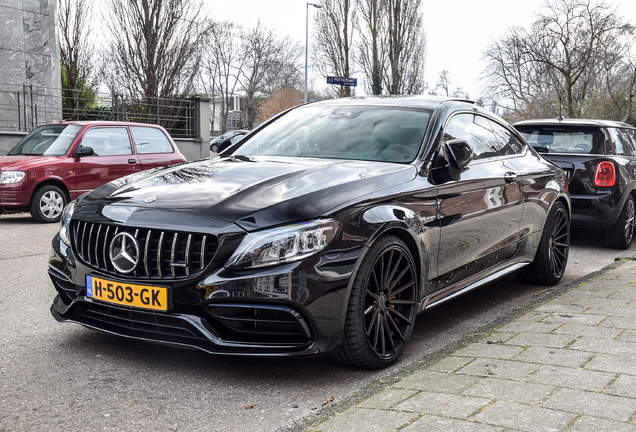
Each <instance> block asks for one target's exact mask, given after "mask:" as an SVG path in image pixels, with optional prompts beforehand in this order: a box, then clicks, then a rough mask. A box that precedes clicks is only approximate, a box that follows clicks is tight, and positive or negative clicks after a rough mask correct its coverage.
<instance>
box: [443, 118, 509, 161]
mask: <svg viewBox="0 0 636 432" xmlns="http://www.w3.org/2000/svg"><path fill="white" fill-rule="evenodd" d="M453 139H464V140H466V141H468V144H470V146H471V147H472V148H473V152H474V153H475V159H483V158H489V157H495V156H501V154H502V153H501V143H500V142H499V141H498V140H497V137H496V136H495V133H494V132H493V131H492V127H491V124H490V122H489V121H488V119H487V118H485V117H482V116H478V115H475V114H458V115H456V116H454V117H453V118H451V119H450V121H449V122H448V124H447V125H446V128H445V129H444V141H450V140H453Z"/></svg>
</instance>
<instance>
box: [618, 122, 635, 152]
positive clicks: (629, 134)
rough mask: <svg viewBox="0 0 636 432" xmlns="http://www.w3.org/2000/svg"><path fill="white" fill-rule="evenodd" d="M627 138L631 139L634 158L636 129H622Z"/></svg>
mask: <svg viewBox="0 0 636 432" xmlns="http://www.w3.org/2000/svg"><path fill="white" fill-rule="evenodd" d="M621 131H623V133H624V134H625V136H627V138H628V139H629V142H630V143H631V149H632V156H636V130H634V129H621Z"/></svg>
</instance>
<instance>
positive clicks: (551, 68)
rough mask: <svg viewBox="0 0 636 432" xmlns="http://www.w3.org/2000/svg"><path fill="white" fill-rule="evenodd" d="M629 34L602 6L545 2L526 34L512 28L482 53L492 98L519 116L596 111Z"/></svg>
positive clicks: (579, 0)
mask: <svg viewBox="0 0 636 432" xmlns="http://www.w3.org/2000/svg"><path fill="white" fill-rule="evenodd" d="M633 31H634V27H633V26H632V25H631V24H628V23H626V22H625V21H624V19H623V18H622V17H621V16H619V15H618V14H617V13H616V11H615V10H611V9H610V8H609V6H607V4H605V3H603V2H602V1H601V2H599V3H592V1H591V0H548V1H547V2H546V3H545V6H544V8H543V9H542V11H541V12H540V13H539V14H538V16H537V19H536V20H535V21H534V22H533V24H532V26H531V28H530V29H529V30H524V29H519V28H518V29H513V30H511V31H509V32H508V33H507V34H506V35H504V36H503V37H502V38H500V39H499V40H496V41H495V42H494V43H493V44H491V45H490V47H489V48H488V50H487V51H486V53H485V56H484V57H485V60H486V62H487V68H486V71H485V74H486V76H487V78H486V81H487V83H488V85H489V90H490V91H491V98H497V97H498V98H500V101H501V100H502V99H503V100H504V101H509V107H510V108H511V110H512V112H513V113H514V114H515V115H516V116H517V117H524V116H527V115H528V114H529V113H535V114H536V113H541V112H542V113H544V114H545V115H553V114H555V112H556V113H558V112H559V110H560V108H561V107H562V109H563V110H564V114H565V115H567V116H568V117H573V118H577V117H585V116H589V115H590V114H592V113H596V112H599V110H600V108H599V104H600V103H601V102H602V101H601V100H600V99H601V98H599V96H600V95H601V94H602V87H603V86H604V84H607V83H608V82H610V81H608V79H607V78H608V75H607V73H608V71H611V70H612V65H616V64H617V63H619V62H620V61H621V59H622V58H623V57H624V55H625V51H626V47H627V44H626V40H625V38H626V37H627V36H629V35H631V34H632V33H633Z"/></svg>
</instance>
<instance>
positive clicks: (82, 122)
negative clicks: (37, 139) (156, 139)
mask: <svg viewBox="0 0 636 432" xmlns="http://www.w3.org/2000/svg"><path fill="white" fill-rule="evenodd" d="M57 124H76V125H81V126H94V125H97V126H147V127H153V128H161V126H159V125H156V124H150V123H135V122H122V121H100V120H69V121H61V122H59V123H47V124H44V125H42V126H48V125H57Z"/></svg>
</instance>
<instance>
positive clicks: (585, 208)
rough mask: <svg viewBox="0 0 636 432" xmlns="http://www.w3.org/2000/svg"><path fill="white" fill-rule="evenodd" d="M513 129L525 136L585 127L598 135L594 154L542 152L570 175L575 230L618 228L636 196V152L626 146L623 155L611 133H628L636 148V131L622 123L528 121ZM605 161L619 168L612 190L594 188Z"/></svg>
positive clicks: (517, 124) (604, 121)
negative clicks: (618, 131) (597, 169)
mask: <svg viewBox="0 0 636 432" xmlns="http://www.w3.org/2000/svg"><path fill="white" fill-rule="evenodd" d="M513 126H514V127H515V128H516V129H518V130H519V131H521V132H524V133H531V132H530V131H537V130H543V129H545V130H550V129H554V128H565V130H567V128H581V127H582V128H589V129H590V130H591V131H595V134H596V136H598V138H599V142H598V143H596V144H595V145H594V148H593V149H592V150H591V154H586V153H552V152H547V153H543V152H542V153H541V155H542V156H543V157H545V158H546V159H548V160H550V161H552V162H554V163H555V164H557V165H558V166H560V167H561V168H562V169H563V170H564V171H565V172H566V173H567V174H568V188H569V194H570V198H571V200H572V226H573V227H577V228H587V229H608V228H611V227H612V226H613V225H614V224H616V222H617V220H618V218H619V215H620V212H621V210H622V209H623V207H624V206H625V202H626V200H627V197H628V196H629V195H630V194H631V195H632V196H636V148H634V147H633V146H630V147H627V146H626V145H624V146H622V147H624V150H623V152H622V153H623V154H619V153H620V150H617V145H616V143H615V142H614V137H613V136H612V133H611V131H612V130H617V129H618V130H624V131H626V132H627V133H629V134H631V135H632V136H633V137H634V139H633V141H634V144H636V128H634V127H633V126H631V125H628V124H626V123H621V122H614V121H606V120H584V119H561V120H558V119H555V120H527V121H523V122H518V123H515V124H514V125H513ZM603 161H609V162H611V163H612V164H614V165H615V167H616V173H617V177H618V178H617V181H616V184H615V185H614V186H612V187H597V186H595V185H594V174H595V172H596V167H597V166H598V165H599V164H600V163H601V162H603Z"/></svg>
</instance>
